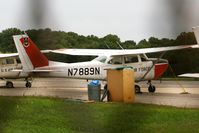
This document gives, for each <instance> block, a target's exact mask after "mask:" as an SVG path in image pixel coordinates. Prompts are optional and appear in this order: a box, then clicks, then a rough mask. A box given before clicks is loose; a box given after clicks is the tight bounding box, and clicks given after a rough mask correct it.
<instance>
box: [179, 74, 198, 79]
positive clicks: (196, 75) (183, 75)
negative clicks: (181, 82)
mask: <svg viewBox="0 0 199 133" xmlns="http://www.w3.org/2000/svg"><path fill="white" fill-rule="evenodd" d="M178 76H179V77H188V78H199V73H186V74H181V75H178Z"/></svg>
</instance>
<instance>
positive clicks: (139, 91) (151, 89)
mask: <svg viewBox="0 0 199 133" xmlns="http://www.w3.org/2000/svg"><path fill="white" fill-rule="evenodd" d="M147 84H148V85H149V86H148V91H149V92H150V93H154V92H155V90H156V88H155V86H154V85H153V84H152V83H151V80H149V81H148V83H147ZM135 93H141V88H140V86H139V85H137V84H136V85H135Z"/></svg>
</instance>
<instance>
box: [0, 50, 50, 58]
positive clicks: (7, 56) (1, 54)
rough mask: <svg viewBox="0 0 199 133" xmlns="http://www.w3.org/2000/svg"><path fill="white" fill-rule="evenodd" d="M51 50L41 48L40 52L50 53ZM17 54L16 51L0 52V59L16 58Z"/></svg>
mask: <svg viewBox="0 0 199 133" xmlns="http://www.w3.org/2000/svg"><path fill="white" fill-rule="evenodd" d="M51 51H52V50H41V52H42V53H50V52H51ZM18 56H19V54H18V53H0V59H3V58H10V57H14V58H18Z"/></svg>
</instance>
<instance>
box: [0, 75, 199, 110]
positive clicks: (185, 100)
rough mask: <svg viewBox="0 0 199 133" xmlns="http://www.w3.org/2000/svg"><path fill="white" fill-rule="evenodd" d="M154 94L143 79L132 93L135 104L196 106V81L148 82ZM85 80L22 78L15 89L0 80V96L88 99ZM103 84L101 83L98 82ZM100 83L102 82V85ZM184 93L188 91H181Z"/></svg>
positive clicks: (198, 88) (198, 99)
mask: <svg viewBox="0 0 199 133" xmlns="http://www.w3.org/2000/svg"><path fill="white" fill-rule="evenodd" d="M152 83H153V84H154V85H155V86H156V92H155V93H148V89H147V84H146V82H141V83H140V84H139V85H140V86H141V90H142V92H143V93H141V94H136V96H135V102H136V103H150V104H158V105H169V106H176V107H186V108H199V81H178V82H176V81H162V82H160V81H152ZM87 84H88V82H87V81H86V80H72V79H61V78H36V79H34V80H33V83H32V88H26V87H25V81H14V86H15V88H10V89H8V88H5V87H4V86H5V81H0V86H2V87H1V88H0V95H1V96H52V97H59V98H68V99H73V100H83V101H87V100H88V94H87ZM102 84H103V83H102ZM102 86H103V85H102ZM184 92H188V94H183V93H184Z"/></svg>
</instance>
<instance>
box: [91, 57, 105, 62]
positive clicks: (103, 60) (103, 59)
mask: <svg viewBox="0 0 199 133" xmlns="http://www.w3.org/2000/svg"><path fill="white" fill-rule="evenodd" d="M106 59H107V57H106V56H99V57H97V58H95V59H94V60H97V61H99V62H102V63H105V62H106Z"/></svg>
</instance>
